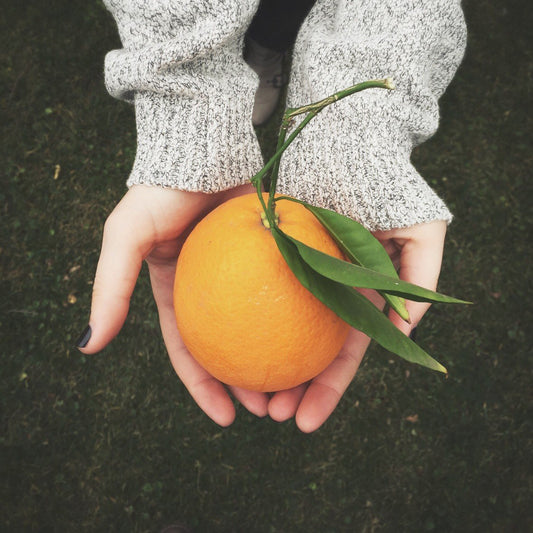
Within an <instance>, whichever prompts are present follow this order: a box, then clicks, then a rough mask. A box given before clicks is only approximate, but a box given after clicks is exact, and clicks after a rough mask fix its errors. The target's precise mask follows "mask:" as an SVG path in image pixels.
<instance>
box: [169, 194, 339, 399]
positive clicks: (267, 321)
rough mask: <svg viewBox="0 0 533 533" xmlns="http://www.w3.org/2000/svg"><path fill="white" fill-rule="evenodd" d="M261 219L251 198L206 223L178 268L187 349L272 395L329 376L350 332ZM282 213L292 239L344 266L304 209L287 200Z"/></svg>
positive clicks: (177, 298) (220, 373) (224, 376)
mask: <svg viewBox="0 0 533 533" xmlns="http://www.w3.org/2000/svg"><path fill="white" fill-rule="evenodd" d="M266 198H267V196H266V195H265V202H266ZM262 212H263V209H262V206H261V204H260V202H259V199H258V197H257V195H256V194H247V195H244V196H239V197H237V198H233V199H231V200H229V201H227V202H225V203H223V204H222V205H220V206H219V207H217V208H216V209H214V210H213V211H212V212H211V213H209V214H208V215H207V216H206V217H205V218H204V219H203V220H201V221H200V222H199V223H198V225H197V226H196V227H195V228H194V230H193V231H192V232H191V234H190V235H189V237H188V238H187V240H186V241H185V244H184V245H183V248H182V251H181V253H180V256H179V259H178V263H177V268H176V279H175V284H174V308H175V310H176V320H177V324H178V329H179V331H180V333H181V336H182V338H183V341H184V343H185V345H186V346H187V348H188V350H189V351H190V353H191V354H192V355H193V357H194V358H195V359H196V360H197V361H198V362H199V363H200V364H201V365H202V366H203V367H204V368H205V369H206V370H207V371H208V372H209V373H210V374H211V375H213V376H214V377H216V378H217V379H218V380H220V381H221V382H223V383H226V384H227V385H236V386H239V387H242V388H244V389H248V390H258V391H264V392H274V391H279V390H283V389H288V388H292V387H295V386H297V385H299V384H300V383H303V382H305V381H308V380H310V379H311V378H313V377H315V376H316V375H317V374H319V373H320V372H321V371H322V370H324V369H325V368H326V367H327V366H328V365H329V363H330V362H331V361H332V360H333V359H334V358H335V357H336V356H337V354H338V353H339V351H340V349H341V347H342V345H343V344H344V341H345V339H346V336H347V334H348V330H349V326H348V324H346V323H345V322H344V321H343V320H341V319H340V318H339V317H338V316H337V315H336V314H335V313H334V312H333V311H331V310H330V309H328V308H327V307H326V306H325V305H324V304H323V303H322V302H320V301H319V300H318V299H317V298H316V297H315V296H314V295H313V294H311V292H309V291H308V290H307V289H306V288H305V287H303V285H301V284H300V282H299V281H298V280H297V279H296V277H295V276H294V274H293V273H292V272H291V270H290V268H289V267H288V265H287V264H286V262H285V260H284V259H283V256H282V255H281V253H280V252H279V250H278V247H277V245H276V242H275V241H274V238H273V236H272V234H271V232H270V230H269V229H267V228H266V227H265V226H264V225H263V222H262V219H261V214H262ZM276 213H277V214H278V216H279V227H280V229H282V230H283V231H284V232H285V233H287V234H289V235H290V236H292V237H294V238H296V239H299V240H300V241H302V242H304V243H305V244H307V245H308V246H312V247H313V248H316V249H318V250H320V251H322V252H325V253H327V254H330V255H333V256H335V257H338V258H343V254H342V252H341V251H340V250H339V248H338V247H337V245H336V244H335V242H334V241H333V239H332V238H331V237H330V235H329V234H328V233H327V231H326V230H325V229H324V228H323V227H322V225H321V224H320V223H319V222H318V220H316V218H315V217H314V216H313V215H312V214H311V213H310V212H309V211H307V209H305V207H303V206H301V205H300V204H297V203H294V202H290V201H279V202H278V203H277V204H276Z"/></svg>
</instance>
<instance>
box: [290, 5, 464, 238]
mask: <svg viewBox="0 0 533 533" xmlns="http://www.w3.org/2000/svg"><path fill="white" fill-rule="evenodd" d="M465 45H466V28H465V23H464V18H463V13H462V10H461V7H460V2H459V0H428V1H425V2H420V1H418V0H339V1H338V2H330V1H328V0H318V2H317V4H316V5H315V7H314V8H313V10H312V11H311V13H310V15H309V17H308V18H307V20H306V21H305V23H304V25H303V26H302V28H301V30H300V34H299V36H298V40H297V43H296V46H295V50H294V57H293V71H292V74H291V81H290V86H289V94H288V104H289V105H290V106H291V107H297V106H300V105H303V104H307V103H310V102H314V101H317V100H320V99H321V98H324V97H325V96H329V95H330V94H333V93H335V92H337V91H339V90H341V89H344V88H346V87H349V86H351V85H354V84H355V83H358V82H360V81H365V80H368V79H379V78H385V77H392V78H393V79H394V82H395V85H396V89H395V90H394V91H386V90H383V89H369V90H366V91H363V92H361V93H358V94H355V95H352V96H350V97H348V98H345V99H344V100H341V101H339V102H338V103H336V104H334V105H332V106H330V107H328V108H326V109H325V110H324V111H323V112H322V113H321V114H320V115H319V116H318V117H317V118H315V119H314V120H313V121H311V122H310V123H309V125H308V126H307V127H306V129H305V130H304V131H303V132H302V134H301V135H300V136H299V137H298V138H297V139H296V141H295V142H294V144H293V145H292V146H291V147H290V148H289V149H288V150H287V152H286V155H285V157H284V160H283V161H282V166H281V169H280V182H279V184H280V186H279V188H280V190H281V191H282V192H284V193H286V194H290V195H293V196H297V197H299V198H301V199H304V200H307V201H308V202H310V203H314V204H315V205H320V206H323V207H328V208H331V209H334V210H336V211H338V212H341V213H343V214H346V215H348V216H350V217H352V218H355V219H356V220H359V221H360V222H361V223H363V224H364V225H365V226H366V227H367V228H369V229H371V230H376V229H381V230H386V229H391V228H395V227H407V226H411V225H414V224H418V223H423V222H429V221H432V220H446V221H448V222H449V221H450V220H451V214H450V212H449V211H448V209H447V208H446V206H445V204H444V202H443V201H442V200H441V199H440V198H439V197H438V196H437V195H436V193H435V192H434V191H433V190H432V189H431V188H430V187H429V186H428V184H427V183H426V182H425V181H424V180H423V179H422V177H421V176H420V175H419V173H418V172H417V171H416V170H415V168H414V167H413V165H412V164H411V162H410V156H411V151H412V149H413V148H414V147H415V146H416V145H418V144H420V143H421V142H423V141H425V140H426V139H428V138H429V137H431V136H432V135H433V134H434V133H435V131H436V129H437V126H438V120H439V109H438V99H439V97H440V96H441V95H442V93H443V92H444V90H445V89H446V87H447V85H448V84H449V82H450V81H451V79H452V77H453V75H454V73H455V71H456V69H457V67H458V65H459V63H460V62H461V59H462V57H463V54H464V49H465Z"/></svg>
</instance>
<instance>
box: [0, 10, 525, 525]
mask: <svg viewBox="0 0 533 533" xmlns="http://www.w3.org/2000/svg"><path fill="white" fill-rule="evenodd" d="M526 5H527V4H526V2H525V1H515V2H512V3H509V2H504V1H503V0H479V1H478V2H474V1H472V0H469V1H466V2H464V8H465V12H466V17H467V22H468V25H469V29H470V34H469V45H468V52H467V56H466V58H465V61H464V63H463V65H462V66H461V69H460V71H459V73H458V75H457V76H456V78H455V79H454V81H453V83H452V85H451V87H450V88H449V90H448V92H447V93H446V95H445V96H444V98H443V99H442V102H441V104H442V105H441V110H442V121H441V128H440V130H439V132H438V134H437V135H436V136H435V137H434V138H433V139H432V140H430V141H429V142H428V143H426V144H425V145H423V146H422V147H420V148H419V149H418V150H417V152H416V153H415V154H414V161H415V163H416V165H417V167H418V168H419V169H420V170H421V172H422V173H423V175H424V176H425V177H426V178H427V179H428V181H429V182H430V184H431V185H432V186H433V187H434V188H435V189H436V190H437V191H438V192H439V193H440V194H441V195H442V196H443V197H444V198H445V199H446V200H447V202H448V204H449V205H450V206H451V207H452V210H453V212H454V213H455V217H456V219H455V222H454V223H453V224H452V226H451V227H450V231H449V237H448V239H447V245H446V254H445V262H444V265H443V272H442V278H441V285H440V288H441V290H443V291H444V292H447V293H450V294H455V295H458V296H461V297H464V298H467V299H471V300H473V301H475V302H476V304H475V305H474V306H471V307H468V308H466V307H465V308H460V309H459V308H453V309H452V308H449V307H435V308H434V309H432V311H431V312H430V313H429V314H428V315H427V317H426V318H425V319H424V321H423V323H422V326H421V327H420V328H419V337H418V339H419V342H420V343H421V344H422V345H423V346H424V347H426V348H427V349H428V350H429V351H430V353H434V354H435V355H436V356H439V358H440V359H441V360H442V361H443V362H444V363H445V364H446V366H447V367H448V369H449V371H450V377H449V379H447V380H443V379H442V377H441V376H437V375H435V374H433V373H431V372H429V371H426V370H424V369H421V368H418V367H416V368H415V367H413V366H409V365H407V364H405V363H403V362H401V361H400V360H398V359H393V358H392V357H390V356H389V355H388V354H386V353H385V352H383V351H382V350H380V349H378V348H377V347H375V346H373V347H372V348H371V350H370V351H369V353H368V355H367V357H366V358H365V361H364V363H363V365H362V368H361V370H360V372H359V374H358V376H357V378H356V380H355V381H354V383H353V384H352V386H351V387H350V389H349V390H348V392H347V393H346V395H345V396H344V398H343V400H342V402H341V404H340V405H339V408H338V409H337V410H336V412H335V414H334V415H333V416H332V417H331V418H330V420H329V421H328V422H327V423H326V424H325V425H324V426H323V428H321V429H320V430H319V431H318V432H316V433H315V434H312V435H303V434H301V433H300V432H299V431H298V430H297V428H296V427H295V425H294V423H293V422H288V423H284V424H277V423H275V422H273V421H271V420H268V419H265V420H258V419H256V418H254V417H253V416H252V415H249V414H247V413H246V412H245V411H244V410H242V409H239V413H238V417H237V421H236V422H235V424H234V425H233V426H231V427H230V428H227V429H221V428H219V427H217V426H215V425H214V424H213V423H212V422H210V421H209V420H208V419H207V418H206V417H205V415H203V414H202V413H201V412H200V410H199V409H198V408H197V407H196V405H195V404H194V403H193V401H192V400H191V399H190V397H189V396H188V394H187V392H186V391H185V390H184V387H183V386H182V385H181V384H180V382H179V381H178V379H177V378H176V377H175V375H174V373H173V371H172V369H171V366H170V364H169V362H168V359H167V357H166V355H165V350H164V346H163V344H162V341H161V339H160V334H159V329H158V325H157V316H156V311H155V306H154V304H153V302H152V299H151V294H150V289H149V286H148V281H147V277H146V272H144V275H143V276H142V277H141V279H140V281H139V284H138V287H137V290H136V293H135V296H134V298H133V302H132V306H131V312H130V315H129V318H128V320H127V323H126V325H125V327H124V329H123V331H122V332H121V334H120V335H119V337H118V338H117V339H116V340H115V341H113V343H112V344H111V345H110V346H109V347H108V348H107V349H106V350H104V352H103V353H101V354H99V355H98V356H94V357H84V356H82V355H80V354H79V352H77V351H76V350H74V349H73V348H72V344H73V342H74V339H75V338H76V337H77V335H78V334H79V333H80V332H81V330H82V329H83V327H84V326H85V324H86V320H87V316H88V310H89V305H90V294H91V280H92V277H93V274H94V270H95V266H96V261H97V259H98V253H99V246H100V238H101V230H102V225H103V222H104V220H105V217H106V215H107V213H109V211H110V210H111V209H112V207H113V206H114V204H115V203H116V201H117V200H118V199H119V198H120V197H121V196H122V194H123V193H124V181H125V177H126V175H127V173H128V171H129V169H130V168H131V164H132V160H133V157H134V153H135V125H134V120H133V116H132V112H131V109H130V108H129V106H128V105H127V104H124V103H121V102H117V101H114V100H113V99H112V98H111V97H109V96H108V95H107V94H106V92H105V89H104V86H103V74H102V65H103V58H104V55H105V53H106V51H107V50H109V49H112V48H114V47H117V46H119V43H118V38H117V35H116V30H115V28H114V24H113V22H112V20H111V17H110V16H109V15H108V14H107V13H106V11H105V10H104V9H103V7H102V6H101V5H100V4H99V3H88V2H81V0H75V1H72V0H71V1H69V2H67V1H66V0H52V1H50V2H48V3H47V4H46V8H44V7H43V6H39V5H37V3H21V2H15V1H13V0H11V1H9V2H8V3H7V6H6V7H4V10H3V14H4V17H3V19H2V22H1V25H2V28H1V30H2V31H1V32H0V39H1V44H2V47H1V50H2V52H1V54H2V63H1V64H2V68H1V74H0V80H1V86H2V93H1V94H2V96H1V111H2V117H3V119H2V122H1V125H0V128H1V135H2V144H1V146H0V153H1V156H2V176H3V177H2V187H1V189H0V209H1V212H2V225H1V226H0V236H1V244H0V246H1V248H0V258H1V269H2V275H1V280H0V283H1V291H2V292H1V294H2V298H1V301H0V328H1V332H2V333H1V334H2V337H1V338H2V345H1V363H2V381H1V384H0V405H1V416H2V433H1V436H0V447H1V468H2V471H1V477H0V479H1V482H0V529H1V530H2V531H5V532H26V531H28V532H42V533H47V532H55V531H58V532H70V531H88V532H100V531H102V532H157V531H158V530H159V529H160V528H161V527H162V526H163V525H165V524H168V523H171V522H173V521H175V520H177V519H179V520H184V521H186V522H188V523H189V524H190V525H191V526H192V527H194V528H195V530H196V531H199V532H203V531H216V532H226V531H227V532H230V531H253V532H258V533H262V532H265V533H267V532H268V533H270V532H277V531H280V532H281V531H283V532H287V531H288V532H300V531H326V532H328V531H331V532H343V531H349V532H352V531H356V532H372V531H376V532H378V531H379V532H381V531H391V532H392V531H394V532H397V531H406V532H413V531H416V532H418V531H438V532H441V531H442V532H451V531H453V532H477V531H479V532H487V531H494V532H507V531H509V532H510V531H513V532H515V531H519V532H522V531H523V532H525V531H530V530H531V529H532V527H533V519H532V513H531V492H532V491H531V481H532V476H531V473H532V472H531V466H532V465H531V453H530V450H531V445H532V442H531V436H532V432H531V392H530V391H531V368H532V366H531V348H530V343H529V342H528V341H527V338H528V333H527V331H528V328H529V327H530V323H531V319H532V313H531V305H530V303H529V298H530V297H531V264H532V253H531V246H530V243H529V241H528V238H530V235H531V229H532V228H531V209H530V198H531V197H532V190H531V168H532V165H531V163H532V156H531V154H532V153H533V151H532V146H531V138H530V132H531V119H530V116H529V115H528V113H527V105H528V102H529V103H530V101H531V89H532V79H531V78H532V73H533V69H532V66H533V63H532V55H533V53H532V51H531V50H532V47H531V44H532V43H531V37H530V28H531V16H530V14H529V13H527V11H528V10H527V8H526ZM529 11H530V10H529ZM272 131H273V125H270V128H265V129H263V130H261V131H260V132H259V134H260V136H261V139H262V141H263V143H264V145H265V150H267V151H268V150H269V149H271V148H269V144H268V143H269V139H271V136H272Z"/></svg>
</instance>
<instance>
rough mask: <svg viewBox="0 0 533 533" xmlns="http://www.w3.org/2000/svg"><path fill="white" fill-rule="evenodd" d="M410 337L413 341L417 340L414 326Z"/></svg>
mask: <svg viewBox="0 0 533 533" xmlns="http://www.w3.org/2000/svg"><path fill="white" fill-rule="evenodd" d="M409 338H410V339H411V340H412V341H416V328H413V329H412V331H411V333H410V334H409Z"/></svg>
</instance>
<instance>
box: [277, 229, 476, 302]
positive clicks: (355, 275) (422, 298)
mask: <svg viewBox="0 0 533 533" xmlns="http://www.w3.org/2000/svg"><path fill="white" fill-rule="evenodd" d="M280 231H281V230H280ZM282 233H283V232H282ZM283 235H284V236H285V238H287V239H289V240H290V241H291V242H292V243H293V244H294V245H295V246H296V248H297V249H298V253H299V254H300V256H301V257H302V259H303V260H304V261H305V262H306V263H307V264H308V265H309V266H310V267H311V268H312V269H313V270H315V271H316V272H318V273H319V274H321V275H322V276H325V277H326V278H328V279H331V280H333V281H337V282H339V283H342V284H343V285H348V286H349V287H358V288H361V289H374V290H377V291H380V293H381V292H385V293H387V294H393V295H396V296H402V297H404V298H408V299H409V300H415V301H417V302H431V303H436V302H440V303H468V302H465V301H463V300H458V299H457V298H453V297H452V296H446V295H445V294H440V293H438V292H434V291H431V290H429V289H424V288H423V287H419V286H418V285H414V284H412V283H408V282H406V281H402V280H400V279H398V278H396V277H395V278H392V277H390V276H385V275H384V274H380V273H379V272H375V271H373V270H370V269H368V268H364V267H360V266H357V265H354V264H352V263H348V262H347V261H343V260H342V259H337V258H336V257H333V256H331V255H328V254H325V253H324V252H321V251H319V250H315V249H314V248H311V247H310V246H307V245H306V244H304V243H303V242H301V241H299V240H297V239H294V238H293V237H291V236H290V235H287V234H286V233H283Z"/></svg>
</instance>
